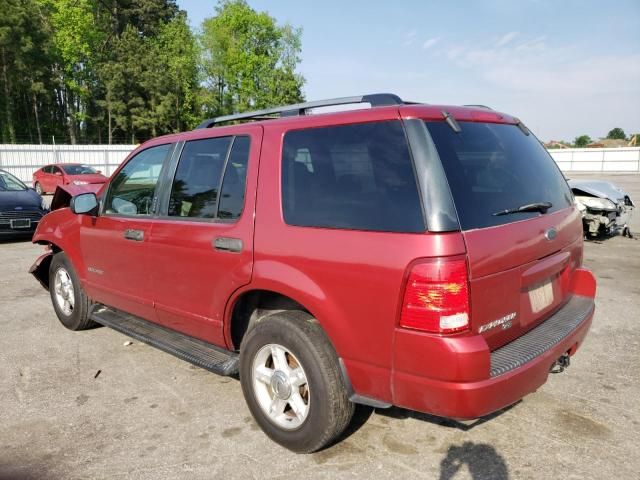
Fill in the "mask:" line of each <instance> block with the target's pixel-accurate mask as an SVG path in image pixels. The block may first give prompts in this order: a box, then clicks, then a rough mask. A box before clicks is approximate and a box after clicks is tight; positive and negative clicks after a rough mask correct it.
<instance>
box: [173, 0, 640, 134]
mask: <svg viewBox="0 0 640 480" xmlns="http://www.w3.org/2000/svg"><path fill="white" fill-rule="evenodd" d="M248 3H249V5H251V7H253V8H254V9H256V10H258V11H267V12H269V14H270V15H271V16H272V17H274V18H275V19H276V21H277V22H278V23H279V24H283V23H290V24H291V25H293V26H294V27H300V28H302V62H301V64H300V66H299V72H300V73H301V74H302V75H303V76H304V77H305V79H306V83H305V87H304V93H305V96H306V99H307V100H319V99H323V98H333V97H342V96H350V95H362V94H366V93H375V92H392V93H396V94H398V95H400V97H402V98H403V99H405V100H411V101H419V102H425V103H431V104H449V105H461V104H483V105H488V106H490V107H492V108H494V109H495V110H499V111H502V112H506V113H509V114H512V115H515V116H517V117H519V118H521V119H522V120H523V121H524V123H525V124H526V125H527V126H528V127H530V128H531V129H532V130H533V131H534V133H535V134H536V135H537V136H538V137H539V138H540V139H541V140H544V141H548V140H551V139H554V140H568V141H572V140H573V139H574V138H575V137H577V136H578V135H582V134H587V135H589V136H590V137H591V138H593V139H596V138H599V137H603V136H606V134H607V132H608V131H609V130H611V129H612V128H614V127H621V128H623V129H624V131H625V132H626V133H627V134H629V133H640V1H639V0H608V1H602V0H601V1H599V2H596V1H592V0H581V1H577V0H564V1H553V0H546V1H544V0H483V1H472V0H460V1H453V0H450V1H434V0H422V1H420V0H395V1H361V0H355V1H352V0H350V1H347V0H342V1H334V0H323V1H315V2H314V1H311V0H298V1H293V0H271V1H268V0H249V1H248ZM216 4H217V2H216V1H214V0H178V5H179V6H180V8H181V9H183V10H186V11H187V15H188V17H189V19H190V22H191V24H192V26H193V27H194V28H196V29H197V28H199V26H200V25H201V23H202V20H204V19H205V18H207V17H210V16H213V15H214V14H215V11H214V8H215V5H216Z"/></svg>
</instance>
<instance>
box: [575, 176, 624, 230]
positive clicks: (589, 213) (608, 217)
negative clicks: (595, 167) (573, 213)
mask: <svg viewBox="0 0 640 480" xmlns="http://www.w3.org/2000/svg"><path fill="white" fill-rule="evenodd" d="M569 186H570V187H571V190H572V191H573V195H574V197H575V200H576V205H577V206H578V209H579V210H580V211H581V212H582V225H583V227H584V233H585V235H589V236H593V237H595V236H597V235H600V234H606V235H614V234H616V233H620V232H621V233H622V234H623V235H626V236H628V237H629V238H631V237H632V234H631V230H630V229H629V223H630V221H631V215H632V213H633V209H634V204H633V202H632V201H631V198H629V195H628V194H627V193H626V192H625V191H624V190H621V189H620V188H618V187H617V186H615V185H614V184H613V183H611V182H605V181H601V180H569Z"/></svg>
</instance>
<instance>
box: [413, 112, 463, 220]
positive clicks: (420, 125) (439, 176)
mask: <svg viewBox="0 0 640 480" xmlns="http://www.w3.org/2000/svg"><path fill="white" fill-rule="evenodd" d="M404 127H405V132H406V134H407V139H408V140H409V148H410V149H411V155H412V157H413V161H414V164H415V171H416V174H417V177H418V184H419V187H420V196H421V197H422V202H423V210H424V212H425V214H426V221H427V229H428V231H430V232H455V231H459V230H460V222H459V221H458V214H457V213H456V209H455V205H454V203H453V196H452V195H451V190H450V189H449V182H448V181H447V176H446V175H445V173H444V168H443V167H442V163H441V161H440V156H439V155H438V151H437V150H436V147H435V145H434V143H433V141H432V140H431V135H430V134H429V131H428V130H427V127H426V125H425V123H424V122H423V121H422V120H418V119H407V120H404Z"/></svg>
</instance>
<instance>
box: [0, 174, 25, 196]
mask: <svg viewBox="0 0 640 480" xmlns="http://www.w3.org/2000/svg"><path fill="white" fill-rule="evenodd" d="M26 189H27V186H26V185H25V184H24V183H22V182H21V181H20V180H18V179H17V178H16V177H14V176H13V175H11V174H10V173H9V172H2V171H0V192H18V191H21V190H26Z"/></svg>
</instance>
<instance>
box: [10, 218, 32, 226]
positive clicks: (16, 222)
mask: <svg viewBox="0 0 640 480" xmlns="http://www.w3.org/2000/svg"><path fill="white" fill-rule="evenodd" d="M11 228H31V220H29V219H28V218H14V219H13V220H11Z"/></svg>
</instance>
